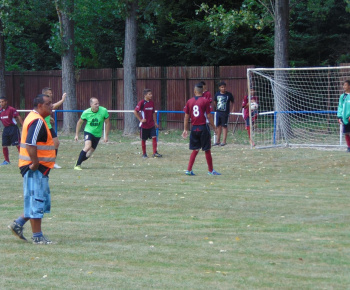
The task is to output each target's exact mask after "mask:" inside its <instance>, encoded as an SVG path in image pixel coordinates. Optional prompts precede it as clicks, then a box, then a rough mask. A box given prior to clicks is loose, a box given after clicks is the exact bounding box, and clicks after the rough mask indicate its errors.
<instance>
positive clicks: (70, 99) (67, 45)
mask: <svg viewBox="0 0 350 290" xmlns="http://www.w3.org/2000/svg"><path fill="white" fill-rule="evenodd" d="M56 9H57V14H58V17H59V21H60V29H61V41H62V48H63V49H62V91H63V93H67V98H66V100H65V102H64V103H63V110H76V109H77V98H76V91H75V68H74V20H73V19H72V16H73V13H74V0H63V1H57V0H56ZM77 121H78V114H77V113H72V112H64V113H63V128H62V131H63V132H65V133H69V132H75V127H76V124H77Z"/></svg>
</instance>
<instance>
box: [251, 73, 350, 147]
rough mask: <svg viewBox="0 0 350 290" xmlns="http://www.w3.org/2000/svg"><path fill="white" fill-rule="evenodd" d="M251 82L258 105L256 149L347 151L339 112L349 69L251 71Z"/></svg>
mask: <svg viewBox="0 0 350 290" xmlns="http://www.w3.org/2000/svg"><path fill="white" fill-rule="evenodd" d="M247 77H248V87H249V96H250V98H251V97H252V96H257V98H258V105H259V106H258V117H257V119H256V120H255V121H254V124H251V126H250V128H251V139H252V141H253V142H254V143H255V145H256V148H264V147H273V146H298V147H301V146H305V147H314V146H320V147H326V146H343V145H344V146H345V142H344V141H342V134H341V128H340V125H339V123H338V119H337V108H338V102H339V96H340V95H341V94H342V93H343V89H342V86H343V83H344V81H345V80H348V79H350V66H343V67H317V68H285V69H266V68H260V69H248V71H247ZM249 113H250V116H251V114H252V110H250V112H249ZM250 119H252V118H250Z"/></svg>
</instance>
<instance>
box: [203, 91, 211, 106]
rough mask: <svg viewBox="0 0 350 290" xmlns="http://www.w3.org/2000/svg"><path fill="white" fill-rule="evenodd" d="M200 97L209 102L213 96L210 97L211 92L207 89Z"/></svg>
mask: <svg viewBox="0 0 350 290" xmlns="http://www.w3.org/2000/svg"><path fill="white" fill-rule="evenodd" d="M202 97H203V98H204V99H207V100H208V101H209V102H210V103H211V102H212V101H213V98H212V97H211V93H210V92H209V91H205V92H204V93H203V96H202Z"/></svg>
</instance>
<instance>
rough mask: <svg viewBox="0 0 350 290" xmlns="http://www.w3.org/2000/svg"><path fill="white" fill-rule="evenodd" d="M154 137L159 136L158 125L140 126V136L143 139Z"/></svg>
mask: <svg viewBox="0 0 350 290" xmlns="http://www.w3.org/2000/svg"><path fill="white" fill-rule="evenodd" d="M153 137H157V132H156V127H152V128H149V129H144V128H140V138H141V139H142V140H147V139H151V138H153Z"/></svg>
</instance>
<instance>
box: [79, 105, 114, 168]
mask: <svg viewBox="0 0 350 290" xmlns="http://www.w3.org/2000/svg"><path fill="white" fill-rule="evenodd" d="M84 121H86V125H85V128H84V141H85V145H84V148H83V150H81V152H80V155H79V158H78V161H77V163H76V164H75V166H74V169H75V170H82V168H81V163H82V162H83V161H85V160H86V159H88V158H89V157H90V156H91V155H92V153H93V152H94V151H95V149H96V147H97V145H98V142H99V141H100V139H101V136H102V132H103V124H105V125H106V131H105V136H104V142H108V134H109V130H110V122H109V114H108V111H107V109H106V108H105V107H102V106H100V104H99V102H98V99H96V98H91V99H90V108H89V109H86V110H85V111H84V112H83V114H82V115H81V116H80V119H79V121H78V123H77V127H76V129H75V138H74V140H75V141H78V139H79V138H78V135H79V131H80V128H81V125H82V124H83V122H84Z"/></svg>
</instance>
